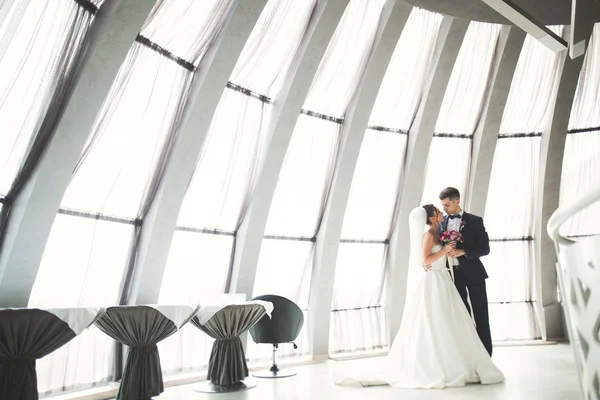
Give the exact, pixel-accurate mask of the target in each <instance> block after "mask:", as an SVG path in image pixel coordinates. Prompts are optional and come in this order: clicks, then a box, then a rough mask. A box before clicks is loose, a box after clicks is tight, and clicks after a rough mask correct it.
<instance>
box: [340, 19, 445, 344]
mask: <svg viewBox="0 0 600 400" xmlns="http://www.w3.org/2000/svg"><path fill="white" fill-rule="evenodd" d="M441 21H442V16H441V15H440V14H434V13H430V12H428V11H423V10H419V9H417V8H415V9H413V11H412V12H411V14H410V17H409V18H408V20H407V22H406V26H405V27H404V30H403V31H402V35H401V36H400V39H399V41H398V44H397V45H396V49H395V50H394V54H393V55H392V59H391V61H390V64H389V65H388V68H387V71H386V74H385V76H384V79H383V81H382V84H381V87H380V89H379V94H378V96H377V99H376V101H375V105H374V107H373V111H372V114H371V118H370V120H369V127H368V128H367V131H366V132H365V137H364V139H363V143H362V147H361V149H360V153H359V156H358V161H357V164H356V169H355V171H354V178H353V180H352V186H351V188H350V196H349V199H348V206H347V208H346V214H345V216H344V223H343V226H342V240H341V243H340V245H339V250H338V258H337V266H336V272H335V284H334V291H333V300H332V304H331V324H330V330H329V343H330V344H329V349H330V353H332V354H335V353H341V352H357V351H363V350H373V349H377V348H383V347H386V346H387V338H386V336H387V335H386V334H385V326H386V324H385V303H384V300H385V293H384V291H383V288H384V281H385V276H386V262H387V250H388V244H389V237H390V234H391V227H392V223H393V219H394V214H395V209H396V203H397V200H398V195H399V189H400V182H401V178H402V173H403V170H404V156H405V154H406V143H407V140H408V131H409V129H410V126H411V124H412V121H413V119H414V116H415V113H416V111H417V110H418V108H419V105H420V103H421V98H422V94H423V84H424V81H425V80H426V79H427V77H428V75H429V73H430V64H431V60H432V56H433V53H434V50H435V45H436V40H437V36H438V32H439V27H440V23H441Z"/></svg>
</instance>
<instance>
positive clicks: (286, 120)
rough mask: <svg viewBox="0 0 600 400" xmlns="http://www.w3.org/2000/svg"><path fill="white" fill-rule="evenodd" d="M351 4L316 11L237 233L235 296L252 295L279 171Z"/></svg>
mask: <svg viewBox="0 0 600 400" xmlns="http://www.w3.org/2000/svg"><path fill="white" fill-rule="evenodd" d="M347 4H348V1H347V0H329V1H326V2H319V5H318V6H317V9H316V10H315V16H319V15H320V18H315V26H314V27H311V30H313V32H312V35H311V37H310V42H309V43H308V45H307V47H306V50H305V52H304V56H303V58H302V60H301V61H300V65H299V67H298V71H297V73H296V75H295V77H294V79H293V81H292V82H291V87H290V89H289V94H288V97H287V100H286V101H285V103H284V104H283V108H282V110H281V114H280V117H279V119H278V121H277V123H276V125H275V127H274V131H273V137H272V139H271V143H270V145H269V149H268V151H267V153H266V157H265V162H264V165H263V170H262V172H261V174H260V176H259V178H258V181H257V184H256V188H255V190H254V195H253V198H252V201H251V203H250V205H249V206H248V209H247V212H246V215H245V217H244V220H243V221H242V224H241V226H240V229H239V230H238V232H237V237H236V242H235V253H234V260H233V269H232V277H231V285H230V288H229V291H230V292H231V293H245V294H246V296H247V298H250V297H251V296H252V290H253V289H254V279H255V277H256V266H257V264H258V257H259V255H260V247H261V243H262V240H263V234H264V231H265V226H266V224H267V218H268V216H269V209H270V207H271V201H272V199H273V195H274V194H275V188H276V186H277V179H278V177H279V171H280V170H281V166H282V165H283V160H284V158H285V154H286V151H287V148H288V144H289V142H290V139H291V137H292V132H293V131H294V127H295V126H296V120H297V119H298V116H299V115H300V110H301V109H302V105H303V104H304V100H305V98H306V95H307V94H308V90H309V89H310V85H311V83H312V80H313V77H314V75H315V73H316V71H317V68H318V66H319V63H320V62H321V58H322V57H323V54H324V53H325V50H326V49H327V45H328V44H329V41H330V40H331V37H332V36H333V33H334V32H335V28H336V26H337V24H338V22H339V21H340V19H341V18H342V15H343V13H344V10H345V9H346V6H347Z"/></svg>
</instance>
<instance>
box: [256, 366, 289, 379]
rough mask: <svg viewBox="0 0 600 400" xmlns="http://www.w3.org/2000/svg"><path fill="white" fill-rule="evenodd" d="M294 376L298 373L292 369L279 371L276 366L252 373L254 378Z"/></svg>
mask: <svg viewBox="0 0 600 400" xmlns="http://www.w3.org/2000/svg"><path fill="white" fill-rule="evenodd" d="M296 375H298V372H296V371H294V370H293V369H284V370H281V369H279V368H277V366H276V365H274V366H273V367H271V369H265V370H261V371H256V372H253V373H252V376H253V377H255V378H289V377H290V376H296Z"/></svg>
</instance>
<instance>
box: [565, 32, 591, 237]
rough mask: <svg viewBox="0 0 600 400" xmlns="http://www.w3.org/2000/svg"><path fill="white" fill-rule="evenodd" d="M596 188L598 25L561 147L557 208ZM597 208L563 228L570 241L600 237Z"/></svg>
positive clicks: (586, 210)
mask: <svg viewBox="0 0 600 400" xmlns="http://www.w3.org/2000/svg"><path fill="white" fill-rule="evenodd" d="M598 184H600V24H596V25H595V26H594V31H593V33H592V37H591V40H590V43H589V47H588V50H587V54H586V56H585V61H584V65H583V69H582V70H581V75H580V77H579V85H578V87H577V93H576V94H575V100H574V102H573V109H572V110H571V119H570V120H569V131H568V132H567V141H566V143H565V153H564V159H563V169H562V177H561V182H560V204H561V205H564V204H569V203H571V202H573V201H575V199H577V198H578V197H579V196H580V195H581V194H582V193H584V192H585V191H587V190H588V189H589V188H590V187H592V186H593V185H598ZM598 215H600V208H599V206H598V204H593V205H591V206H589V207H586V208H585V209H584V210H581V211H580V212H578V213H577V214H576V215H575V216H574V217H573V218H571V219H569V220H567V221H566V222H565V224H564V225H563V228H562V229H563V234H565V235H568V236H571V237H582V236H593V235H598V234H600V227H598V223H597V221H598Z"/></svg>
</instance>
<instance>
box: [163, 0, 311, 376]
mask: <svg viewBox="0 0 600 400" xmlns="http://www.w3.org/2000/svg"><path fill="white" fill-rule="evenodd" d="M316 5H317V1H316V0H310V1H295V0H272V1H269V2H267V3H266V5H265V8H264V9H263V11H262V13H261V15H260V17H259V19H258V21H257V22H256V25H255V26H254V29H253V30H252V33H251V34H250V36H249V37H248V40H247V41H246V44H245V46H244V48H243V50H242V52H241V54H240V57H239V59H238V61H237V63H236V65H235V67H234V70H233V71H232V74H231V76H230V78H229V82H228V84H227V86H226V88H224V92H223V94H222V96H221V99H220V101H219V104H218V106H217V109H216V111H215V114H214V115H213V118H212V121H211V125H210V127H209V129H208V132H207V135H206V139H205V142H204V145H203V147H202V150H201V153H200V155H199V158H198V161H197V164H196V168H195V171H194V175H193V177H192V180H191V182H190V184H189V186H188V189H187V192H186V195H185V197H184V200H183V203H182V206H181V209H180V211H179V216H178V219H177V226H176V230H175V234H174V236H173V240H172V242H171V248H170V250H169V256H168V258H167V264H166V268H165V273H164V277H163V281H162V285H161V290H160V296H159V303H172V302H184V303H187V302H194V301H197V299H198V298H199V296H201V295H206V294H207V293H213V294H218V293H223V292H224V291H225V290H226V285H227V281H228V278H229V277H230V274H231V266H232V259H233V257H234V254H233V250H234V248H235V246H234V244H235V236H236V232H237V230H238V229H239V226H240V224H241V223H242V221H243V218H244V215H245V212H246V209H247V207H248V204H249V202H250V199H251V197H252V195H253V192H254V187H255V184H256V181H257V179H258V177H259V175H260V173H261V171H262V167H263V161H264V158H265V153H266V151H267V148H268V146H269V143H270V141H271V135H272V130H273V128H274V126H275V123H276V122H277V121H276V119H275V118H274V114H273V111H274V103H276V102H278V101H281V98H282V97H281V93H280V92H281V88H282V86H283V85H284V84H285V83H286V81H287V80H288V78H289V74H290V71H291V69H292V67H293V65H294V63H297V62H298V61H299V50H300V48H301V45H302V43H303V42H305V41H306V40H307V39H308V37H307V30H308V28H309V26H310V24H311V23H314V20H313V12H314V10H315V7H316ZM188 346H193V347H194V348H198V349H199V351H198V352H197V353H196V354H194V355H192V356H190V355H188V354H187V353H188V352H187V351H185V350H184V348H187V347H188ZM160 349H161V352H163V353H167V352H168V353H170V354H177V356H169V362H168V363H165V364H164V365H165V370H168V371H182V370H190V369H199V368H202V367H204V366H206V363H207V362H208V357H209V354H208V351H207V350H208V349H210V339H209V338H207V337H206V335H203V334H200V333H199V332H198V331H196V330H190V329H187V330H182V331H181V333H178V334H177V335H174V337H173V338H171V339H169V340H167V341H165V343H164V344H161V346H160Z"/></svg>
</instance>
